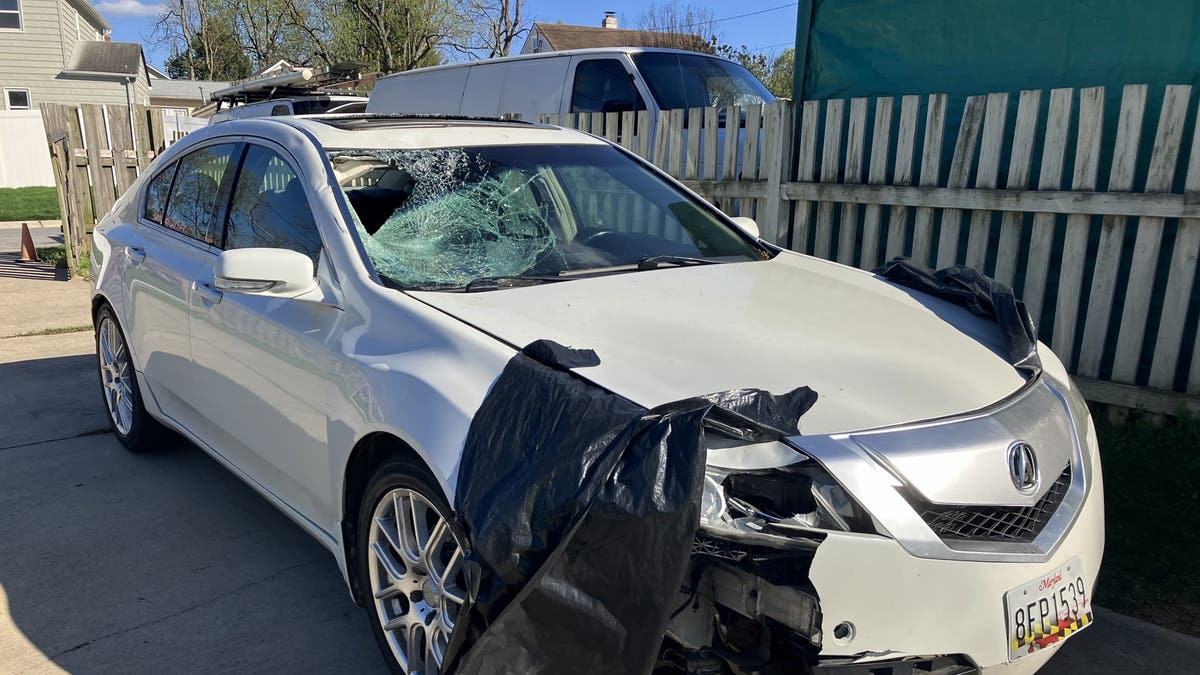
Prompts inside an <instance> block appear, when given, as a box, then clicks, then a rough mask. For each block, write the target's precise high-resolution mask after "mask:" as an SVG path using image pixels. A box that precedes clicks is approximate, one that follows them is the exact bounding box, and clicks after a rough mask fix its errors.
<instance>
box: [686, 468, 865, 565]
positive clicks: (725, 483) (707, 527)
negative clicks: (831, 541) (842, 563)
mask: <svg viewBox="0 0 1200 675" xmlns="http://www.w3.org/2000/svg"><path fill="white" fill-rule="evenodd" d="M700 528H701V529H702V530H704V531H705V532H707V533H708V534H711V535H713V536H716V537H721V538H725V539H733V540H737V541H745V542H747V543H761V544H766V545H771V546H791V545H799V544H801V543H802V541H803V539H804V538H805V537H807V538H809V539H812V538H814V537H815V538H820V535H821V531H822V530H835V531H841V532H869V533H874V532H875V528H874V527H873V526H872V523H871V518H870V516H868V515H867V514H866V512H865V511H864V510H863V508H862V507H861V506H859V505H858V503H857V502H855V501H854V499H853V498H852V497H851V496H850V495H849V494H848V493H847V492H846V490H845V489H844V488H843V487H842V486H841V485H839V484H838V482H837V481H835V480H834V479H833V477H832V476H830V475H829V474H828V473H827V472H826V471H825V470H824V469H823V468H821V466H819V465H818V464H817V463H816V462H814V461H812V460H807V459H806V460H803V461H801V462H798V463H796V464H792V465H789V466H785V467H780V468H777V469H763V470H757V471H729V470H726V469H720V468H716V467H709V468H708V469H707V470H706V471H705V476H704V494H703V497H702V500H701V508H700Z"/></svg>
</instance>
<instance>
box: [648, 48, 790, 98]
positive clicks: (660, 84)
mask: <svg viewBox="0 0 1200 675" xmlns="http://www.w3.org/2000/svg"><path fill="white" fill-rule="evenodd" d="M633 61H634V63H636V64H637V68H638V71H640V72H641V74H642V77H643V78H645V80H646V84H647V85H648V86H649V87H650V93H652V94H654V98H655V99H657V100H658V107H659V108H660V109H662V110H675V109H677V108H704V107H708V106H720V107H724V106H728V105H755V104H758V103H770V102H772V101H774V100H775V97H774V96H773V95H771V92H770V90H768V89H767V88H766V86H765V85H763V83H762V82H759V81H758V79H757V78H755V77H754V75H751V74H750V71H748V70H746V69H745V68H743V67H742V66H740V65H738V64H736V63H733V62H732V61H726V60H724V59H718V58H714V57H711V56H704V55H702V54H678V53H673V52H642V53H640V54H634V55H633Z"/></svg>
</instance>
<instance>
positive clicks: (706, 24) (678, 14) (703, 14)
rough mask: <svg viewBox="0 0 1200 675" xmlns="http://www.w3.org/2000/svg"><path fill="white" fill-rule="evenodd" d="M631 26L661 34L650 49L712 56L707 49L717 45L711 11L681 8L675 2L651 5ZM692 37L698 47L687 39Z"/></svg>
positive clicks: (714, 23)
mask: <svg viewBox="0 0 1200 675" xmlns="http://www.w3.org/2000/svg"><path fill="white" fill-rule="evenodd" d="M634 25H635V26H636V27H637V28H638V30H645V31H653V32H656V33H661V38H660V39H658V40H655V41H654V42H655V44H653V45H649V46H652V47H668V48H671V49H703V50H704V51H706V52H709V53H712V51H713V49H712V46H711V45H715V44H717V43H718V42H719V41H720V36H719V35H718V34H717V22H716V20H715V19H713V13H712V10H711V9H708V8H706V7H697V6H696V5H691V4H686V5H685V4H681V3H680V2H679V0H669V2H664V3H662V4H661V5H660V4H658V3H654V2H652V3H650V4H649V5H646V8H645V9H643V10H642V12H641V14H639V15H638V17H637V19H636V20H635V22H634ZM693 35H699V36H700V41H699V43H697V41H696V40H695V39H694V38H692V37H691V36H693Z"/></svg>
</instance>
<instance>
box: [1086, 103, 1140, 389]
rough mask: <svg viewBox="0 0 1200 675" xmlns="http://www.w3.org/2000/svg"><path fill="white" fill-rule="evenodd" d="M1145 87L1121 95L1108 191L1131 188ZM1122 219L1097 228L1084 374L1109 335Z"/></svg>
mask: <svg viewBox="0 0 1200 675" xmlns="http://www.w3.org/2000/svg"><path fill="white" fill-rule="evenodd" d="M1146 89H1147V87H1146V85H1127V86H1126V87H1125V92H1124V94H1123V95H1122V96H1121V113H1120V118H1119V119H1118V121H1117V142H1116V150H1115V151H1114V153H1113V161H1112V171H1111V173H1110V175H1109V179H1108V190H1109V191H1110V192H1117V191H1119V192H1127V191H1129V190H1131V189H1132V188H1133V176H1134V172H1135V171H1136V169H1137V154H1138V145H1139V143H1140V142H1141V136H1142V118H1143V115H1144V114H1145V111H1146ZM1125 222H1126V217H1125V216H1105V217H1104V222H1103V226H1102V227H1101V229H1100V244H1099V247H1098V248H1097V249H1096V261H1095V267H1094V268H1093V271H1092V289H1091V294H1090V296H1089V297H1088V305H1087V318H1086V319H1085V320H1084V323H1083V341H1082V342H1081V343H1080V347H1079V366H1078V372H1079V373H1080V374H1081V375H1083V376H1085V377H1096V376H1098V375H1099V374H1100V358H1101V356H1102V354H1103V351H1104V344H1105V341H1106V339H1107V335H1108V319H1109V316H1110V315H1111V313H1112V306H1113V293H1114V292H1115V290H1116V283H1117V268H1118V266H1119V265H1120V258H1121V249H1122V247H1123V242H1124V239H1125Z"/></svg>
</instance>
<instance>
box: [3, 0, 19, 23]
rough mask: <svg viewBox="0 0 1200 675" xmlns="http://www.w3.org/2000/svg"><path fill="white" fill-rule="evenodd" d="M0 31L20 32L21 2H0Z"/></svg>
mask: <svg viewBox="0 0 1200 675" xmlns="http://www.w3.org/2000/svg"><path fill="white" fill-rule="evenodd" d="M0 30H21V0H0Z"/></svg>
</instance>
